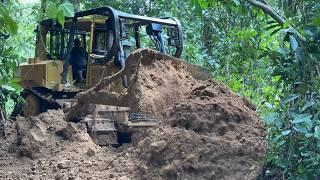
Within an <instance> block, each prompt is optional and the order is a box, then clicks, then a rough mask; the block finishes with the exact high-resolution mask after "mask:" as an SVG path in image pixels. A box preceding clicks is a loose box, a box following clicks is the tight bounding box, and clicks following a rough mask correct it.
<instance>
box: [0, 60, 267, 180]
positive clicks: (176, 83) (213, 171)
mask: <svg viewBox="0 0 320 180" xmlns="http://www.w3.org/2000/svg"><path fill="white" fill-rule="evenodd" d="M193 77H194V76H193V75H191V74H190V72H189V71H188V69H187V68H186V66H185V65H183V64H180V65H177V64H172V63H171V61H169V60H166V59H163V60H161V61H156V62H154V63H143V61H142V64H141V65H140V67H139V71H137V72H135V74H134V76H133V78H131V81H130V87H129V88H128V92H127V93H126V94H115V93H113V94H111V93H109V92H107V91H106V90H105V89H102V90H100V91H99V92H95V91H88V92H86V93H83V94H81V95H79V96H78V103H77V105H76V106H74V107H73V108H71V109H70V111H69V113H68V114H65V113H64V112H63V111H62V110H58V111H57V110H49V111H48V112H46V113H43V114H40V115H39V116H37V117H32V118H30V119H24V118H18V120H17V121H16V122H12V121H10V122H9V123H8V124H7V126H6V136H7V139H4V138H2V139H1V138H0V143H1V149H0V179H123V180H124V179H188V180H189V179H191V180H192V179H255V178H256V177H257V175H259V173H260V171H261V169H262V163H263V158H264V155H265V151H266V144H265V130H264V128H263V125H262V123H261V121H260V119H259V118H258V116H257V115H256V113H255V108H254V106H253V105H252V104H251V103H250V102H248V101H247V100H246V99H244V98H242V97H238V96H237V95H235V94H234V93H232V92H231V91H230V90H228V88H226V87H225V86H224V85H222V84H219V83H217V82H215V81H211V80H209V81H199V80H195V79H194V78H193ZM106 99H109V100H110V99H113V100H116V101H117V102H116V104H117V105H120V106H129V107H130V108H131V109H132V110H133V111H143V112H148V113H153V114H155V115H157V117H158V118H159V120H160V124H159V126H157V127H154V128H152V129H148V130H146V131H144V132H141V133H139V134H135V135H134V141H133V142H132V143H129V144H124V145H122V146H120V147H118V148H114V147H100V146H97V145H95V144H94V143H93V142H92V140H91V138H90V136H89V135H88V134H87V130H86V126H85V125H84V124H82V123H73V122H68V121H67V120H70V119H73V118H77V117H79V116H83V115H85V114H86V113H87V112H86V107H87V105H88V104H89V103H93V102H94V103H97V101H98V102H99V103H102V104H110V102H108V103H105V102H106V101H104V100H106Z"/></svg>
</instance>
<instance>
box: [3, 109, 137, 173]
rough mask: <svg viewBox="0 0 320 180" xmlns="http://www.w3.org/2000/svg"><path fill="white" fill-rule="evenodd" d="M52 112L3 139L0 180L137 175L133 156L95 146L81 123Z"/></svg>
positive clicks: (20, 125)
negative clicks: (70, 120)
mask: <svg viewBox="0 0 320 180" xmlns="http://www.w3.org/2000/svg"><path fill="white" fill-rule="evenodd" d="M64 118H65V115H64V113H63V112H62V111H61V110H60V111H56V110H49V111H48V112H46V113H43V114H40V115H39V116H37V117H32V118H28V119H25V118H20V119H19V120H17V122H16V123H12V124H11V125H10V126H8V127H7V130H8V131H10V133H9V134H7V136H8V137H7V139H4V138H0V142H1V149H0V155H1V156H0V179H87V178H89V179H90V178H92V179H105V178H107V179H119V178H126V175H127V174H130V175H134V172H135V171H134V169H135V166H134V165H133V163H132V160H131V157H130V155H129V154H121V156H120V155H119V153H120V152H121V151H120V150H118V149H115V148H112V147H100V146H97V145H95V144H94V143H93V141H92V140H91V138H90V137H89V135H88V133H87V130H86V127H85V125H84V124H81V123H70V122H66V121H65V120H64Z"/></svg>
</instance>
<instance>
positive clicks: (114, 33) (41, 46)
mask: <svg viewBox="0 0 320 180" xmlns="http://www.w3.org/2000/svg"><path fill="white" fill-rule="evenodd" d="M144 27H145V29H144ZM36 31H37V42H36V53H35V57H34V58H30V59H29V61H28V62H27V63H24V64H21V65H20V68H19V73H18V76H19V77H20V79H21V84H22V87H23V88H24V90H23V92H22V96H23V97H24V99H25V101H26V103H25V105H24V106H23V107H22V112H21V113H22V114H23V115H24V116H27V117H28V116H33V115H36V114H38V113H40V112H43V111H46V110H47V109H54V108H61V107H62V106H63V104H65V103H72V102H73V101H74V99H73V98H74V97H75V95H76V94H77V93H79V92H81V91H84V90H86V89H89V88H91V87H93V86H94V85H95V84H96V83H97V82H98V81H99V80H100V78H101V74H102V69H104V68H103V67H106V66H107V67H108V68H109V71H108V73H109V74H108V75H112V74H113V73H116V72H117V71H119V70H121V69H122V68H124V64H125V59H126V57H127V56H128V55H129V54H130V52H131V51H132V50H134V49H138V48H141V47H142V43H141V39H142V38H144V37H141V36H143V35H144V34H143V33H145V34H146V35H147V36H149V37H150V39H151V41H149V43H150V42H152V43H153V44H154V45H153V46H154V47H155V48H156V50H159V51H160V52H162V53H167V54H169V51H170V52H172V53H173V56H174V57H177V58H179V57H180V55H181V52H182V47H183V42H182V29H181V25H180V22H179V21H178V20H177V19H175V18H152V17H146V16H139V15H132V14H128V13H124V12H121V11H118V10H115V9H113V8H112V7H101V8H96V9H91V10H87V11H82V12H77V13H75V16H74V17H73V18H69V19H66V21H65V24H64V25H61V24H59V23H57V22H55V21H54V20H52V19H46V20H43V21H41V22H40V23H39V25H38V27H37V29H36ZM164 31H166V32H167V34H168V36H167V37H168V38H167V42H165V38H163V37H162V34H163V32H164ZM145 39H146V38H145ZM75 40H79V41H80V43H81V47H83V48H84V49H85V51H86V56H87V57H86V59H87V64H86V67H85V70H84V74H83V77H84V79H83V80H82V82H76V77H75V76H76V75H77V73H75V72H74V71H75V69H76V67H75V66H74V65H73V64H72V58H73V57H72V49H73V48H74V47H73V43H74V41H75ZM165 45H168V46H171V47H173V48H166V47H165ZM111 61H112V62H113V63H110V62H111ZM127 83H128V82H127V79H126V77H122V86H123V88H126V86H127ZM118 87H119V88H118V89H117V91H121V87H120V86H119V85H118ZM115 89H116V88H115Z"/></svg>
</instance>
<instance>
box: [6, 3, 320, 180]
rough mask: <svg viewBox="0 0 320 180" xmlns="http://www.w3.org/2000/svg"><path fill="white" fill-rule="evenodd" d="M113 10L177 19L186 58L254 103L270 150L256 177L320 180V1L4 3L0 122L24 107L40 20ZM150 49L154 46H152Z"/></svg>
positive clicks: (183, 57)
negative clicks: (25, 69) (23, 79)
mask: <svg viewBox="0 0 320 180" xmlns="http://www.w3.org/2000/svg"><path fill="white" fill-rule="evenodd" d="M104 6H111V7H113V8H115V9H118V10H121V11H123V12H127V13H130V14H136V15H142V16H149V17H176V18H177V19H178V20H179V21H180V22H181V24H182V29H183V51H182V56H181V59H183V60H185V61H188V62H189V63H192V64H196V65H199V66H202V67H205V68H207V69H208V70H209V71H210V73H211V75H212V77H213V79H214V80H216V81H218V82H221V83H223V84H225V85H226V86H227V87H228V88H230V89H231V90H232V91H233V92H235V93H236V94H237V95H239V96H243V97H246V98H247V99H249V100H250V101H251V102H252V103H253V104H254V105H255V107H256V108H255V112H256V113H257V114H258V116H259V117H260V119H261V121H262V122H263V125H264V127H265V131H266V136H265V138H266V142H267V145H266V147H267V151H266V155H265V157H264V158H263V159H262V160H261V161H263V162H262V164H263V167H262V169H261V171H260V174H259V175H258V177H256V179H317V178H319V177H320V63H318V60H320V1H318V0H171V1H165V0H115V1H103V0H96V1H90V0H73V1H71V0H70V1H68V0H41V1H40V0H38V1H37V0H1V2H0V111H1V112H0V119H2V121H4V120H5V119H9V118H10V116H11V113H12V111H13V110H14V107H15V105H16V104H19V103H23V101H24V100H23V98H22V97H21V96H20V92H21V91H22V90H23V88H22V86H21V85H20V84H19V81H20V79H19V78H16V77H15V75H14V74H15V72H16V71H17V69H18V67H19V65H20V64H22V63H25V62H28V58H32V57H34V56H35V52H36V41H37V39H36V37H37V35H36V32H35V29H36V28H37V25H38V23H39V21H41V20H44V19H48V18H50V19H53V20H54V21H56V22H58V23H60V24H64V22H65V17H73V16H74V15H75V13H76V12H79V11H83V10H88V9H92V8H98V7H104ZM146 44H148V43H146Z"/></svg>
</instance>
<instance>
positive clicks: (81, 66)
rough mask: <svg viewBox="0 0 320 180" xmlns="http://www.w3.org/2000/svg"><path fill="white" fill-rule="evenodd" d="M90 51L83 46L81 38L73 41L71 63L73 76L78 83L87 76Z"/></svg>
mask: <svg viewBox="0 0 320 180" xmlns="http://www.w3.org/2000/svg"><path fill="white" fill-rule="evenodd" d="M87 60H88V53H87V52H86V49H85V48H84V47H81V43H80V40H79V39H75V40H74V41H73V48H72V50H71V65H72V74H73V78H74V79H75V80H76V83H80V82H82V81H83V80H84V79H85V78H86V71H87Z"/></svg>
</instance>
